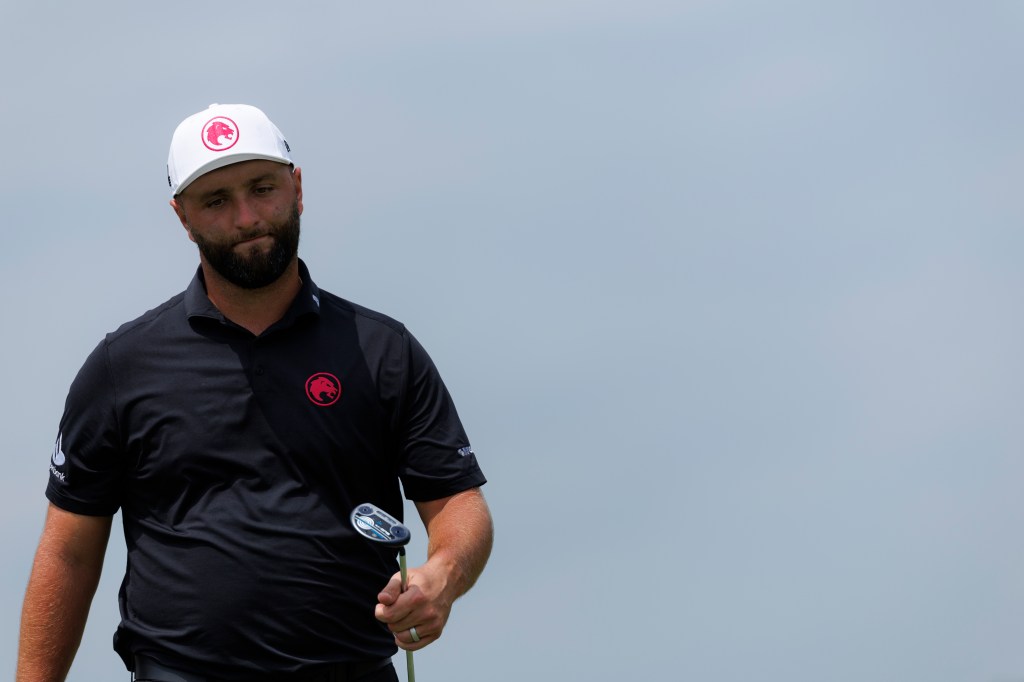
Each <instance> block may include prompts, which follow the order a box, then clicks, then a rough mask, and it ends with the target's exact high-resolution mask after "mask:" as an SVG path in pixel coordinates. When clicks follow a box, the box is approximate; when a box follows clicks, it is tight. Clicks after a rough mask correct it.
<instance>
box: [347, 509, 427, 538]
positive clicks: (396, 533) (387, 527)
mask: <svg viewBox="0 0 1024 682" xmlns="http://www.w3.org/2000/svg"><path fill="white" fill-rule="evenodd" d="M351 518H352V527H353V528H355V529H356V531H357V532H358V533H359V534H360V535H362V536H363V537H364V538H366V539H367V540H372V541H374V542H379V543H381V544H383V545H388V546H390V547H402V546H404V545H406V544H408V543H409V540H410V538H411V537H412V534H411V533H410V532H409V529H408V528H406V527H405V524H403V523H402V522H401V521H399V520H398V519H396V518H395V517H394V516H392V515H391V514H388V513H387V512H386V511H384V510H383V509H381V508H379V507H377V506H376V505H372V504H370V503H369V502H364V503H363V504H361V505H359V506H358V507H356V508H355V509H353V510H352V516H351Z"/></svg>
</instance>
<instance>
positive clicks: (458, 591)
mask: <svg viewBox="0 0 1024 682" xmlns="http://www.w3.org/2000/svg"><path fill="white" fill-rule="evenodd" d="M432 511H433V510H432ZM426 522H427V532H428V534H429V536H430V540H429V544H428V546H427V563H440V564H441V565H443V566H444V567H445V572H446V573H447V575H448V585H447V591H448V593H449V594H450V595H451V599H452V601H454V600H455V599H457V598H458V597H460V596H462V595H463V594H465V593H466V592H467V591H468V590H469V588H471V587H472V586H473V584H474V583H475V582H476V580H477V578H479V577H480V574H481V573H482V572H483V570H484V566H485V565H486V564H487V559H488V557H490V554H491V546H492V544H493V542H494V526H493V522H492V520H491V513H490V510H489V509H488V508H487V502H485V501H484V498H483V495H482V494H481V493H480V491H479V489H474V490H470V491H466V492H464V493H459V494H458V495H455V496H454V497H451V498H450V499H448V500H447V501H446V502H445V503H444V505H443V506H441V508H440V509H438V510H436V511H434V513H433V514H432V515H431V516H430V518H429V519H428V520H426Z"/></svg>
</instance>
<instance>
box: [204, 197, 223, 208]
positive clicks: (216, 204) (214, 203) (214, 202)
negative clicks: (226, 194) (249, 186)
mask: <svg viewBox="0 0 1024 682" xmlns="http://www.w3.org/2000/svg"><path fill="white" fill-rule="evenodd" d="M223 205H224V199H223V198H220V197H218V198H216V199H210V200H209V201H207V202H206V208H220V207H221V206H223Z"/></svg>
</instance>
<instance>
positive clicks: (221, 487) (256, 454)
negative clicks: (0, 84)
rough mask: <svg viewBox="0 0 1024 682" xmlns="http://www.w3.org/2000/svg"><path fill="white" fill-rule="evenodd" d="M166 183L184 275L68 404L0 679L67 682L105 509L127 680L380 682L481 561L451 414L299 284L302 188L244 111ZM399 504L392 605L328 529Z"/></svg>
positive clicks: (394, 359) (426, 372) (396, 345)
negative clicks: (404, 584)
mask: <svg viewBox="0 0 1024 682" xmlns="http://www.w3.org/2000/svg"><path fill="white" fill-rule="evenodd" d="M167 175H168V183H169V184H170V190H171V195H172V199H171V207H172V208H173V209H174V213H175V214H176V215H177V217H178V219H179V220H180V221H181V224H182V226H184V228H185V232H186V234H187V235H188V238H189V239H191V240H192V241H193V242H195V244H196V246H197V247H198V250H199V267H198V270H197V272H196V274H195V276H194V278H193V279H192V281H191V283H190V284H189V285H188V288H187V289H185V291H184V292H182V293H180V294H178V295H177V296H175V297H174V298H172V299H170V300H169V301H167V302H165V303H163V304H161V305H159V306H157V307H156V308H154V309H153V310H151V311H149V312H148V313H146V314H144V315H143V316H141V317H139V318H138V319H136V320H133V321H131V322H128V323H127V324H125V325H123V326H122V327H120V328H119V329H118V330H117V331H115V332H113V333H111V334H108V335H107V336H106V337H105V338H104V339H103V340H102V341H101V342H100V344H99V345H98V346H97V347H96V349H95V350H94V351H93V352H92V354H91V355H89V357H88V359H86V361H85V364H84V365H83V366H82V368H81V370H80V371H79V374H78V376H77V377H76V378H75V380H74V382H73V383H72V385H71V388H70V391H69V394H68V398H67V402H66V405H65V409H64V414H63V416H62V418H61V420H60V425H59V431H58V434H57V437H56V442H55V444H54V447H53V452H52V454H51V455H50V461H49V484H48V487H47V489H46V496H47V498H48V500H49V502H50V506H49V510H48V513H47V517H46V522H45V527H44V529H43V533H42V538H41V540H40V543H39V548H38V551H37V554H36V558H35V563H34V565H33V569H32V574H31V577H30V580H29V585H28V590H27V593H26V596H25V604H24V608H23V611H22V622H21V638H20V646H19V653H18V672H17V680H18V681H19V682H55V681H59V680H64V679H65V677H66V675H67V673H68V671H69V669H70V667H71V664H72V661H73V659H74V656H75V652H76V650H77V648H78V645H79V642H80V640H81V636H82V631H83V628H84V627H85V622H86V617H87V615H88V611H89V606H90V603H91V601H92V597H93V594H94V593H95V590H96V585H97V582H98V580H99V577H100V569H101V567H102V563H103V556H104V551H105V549H106V546H107V540H108V537H109V535H110V528H111V518H112V516H113V515H114V514H115V513H116V512H117V511H118V510H120V511H121V514H122V519H123V525H124V540H125V543H126V546H127V557H128V560H127V566H126V568H125V574H124V580H123V582H122V584H121V591H120V595H119V605H120V612H121V622H120V624H119V626H118V628H117V631H116V633H115V634H114V649H115V650H116V651H117V653H118V654H119V655H120V657H121V658H122V659H123V660H124V663H125V666H126V668H127V669H128V670H129V671H132V672H133V675H134V677H135V679H137V680H152V681H154V682H214V681H243V680H244V681H246V682H260V681H267V682H270V681H274V682H289V681H295V682H328V681H330V682H340V681H345V680H362V681H363V682H378V681H385V680H391V681H393V680H396V679H397V677H396V674H395V670H394V668H393V667H392V665H391V660H390V659H391V656H392V655H393V654H394V653H395V652H396V645H397V647H401V648H402V649H406V650H409V651H414V650H417V649H422V648H423V647H425V646H427V645H429V644H430V643H432V642H434V641H435V640H437V639H438V638H439V637H440V636H441V634H442V632H443V630H444V627H445V623H446V622H447V620H448V616H449V613H450V611H451V608H452V603H453V602H454V601H455V600H456V599H457V598H458V597H459V596H460V595H462V594H463V593H464V592H466V590H468V589H469V588H470V586H472V585H473V583H474V582H475V580H476V579H477V577H478V576H479V575H480V572H481V571H482V570H483V567H484V564H485V563H486V561H487V557H488V555H489V553H490V548H491V540H492V527H491V518H490V513H489V511H488V509H487V505H486V503H485V502H484V499H483V497H482V495H481V493H480V486H481V485H482V484H483V483H484V482H485V479H484V476H483V474H482V473H481V470H480V468H479V466H478V465H477V460H476V457H475V455H474V453H473V449H472V447H471V445H470V442H469V440H468V439H467V437H466V433H465V430H464V429H463V426H462V424H461V423H460V421H459V416H458V414H457V412H456V410H455V406H454V404H453V402H452V399H451V397H450V396H449V393H448V391H447V389H446V388H445V385H444V383H443V382H442V381H441V378H440V376H439V375H438V372H437V370H436V368H435V366H434V364H433V363H432V362H431V360H430V358H429V356H428V355H427V353H426V352H425V351H424V349H423V348H422V346H420V344H419V343H418V342H417V341H416V339H415V338H414V337H413V336H412V334H410V333H409V331H408V330H407V329H406V328H405V327H404V326H403V325H402V324H400V323H399V322H396V321H395V320H393V319H391V318H389V317H387V316H385V315H382V314H380V313H376V312H373V311H371V310H368V309H366V308H363V307H361V306H359V305H356V304H354V303H350V302H348V301H346V300H344V299H342V298H339V297H338V296H335V295H334V294H331V293H328V292H327V291H324V290H323V289H320V288H319V287H318V286H317V285H316V284H315V283H314V281H313V279H312V276H311V275H310V272H309V270H308V269H307V267H306V265H305V264H304V263H303V262H302V261H301V260H299V258H298V256H297V251H298V243H299V216H300V215H301V214H302V208H303V194H302V171H301V170H300V169H299V168H298V167H296V166H294V165H293V164H292V160H291V150H290V148H289V145H288V143H287V142H286V141H285V138H284V136H283V135H282V134H281V132H280V130H279V129H278V128H277V127H276V126H275V125H274V124H273V123H272V122H271V121H270V120H269V119H268V118H267V116H266V115H265V114H264V113H263V112H262V111H260V110H259V109H256V108H255V107H252V106H247V105H241V104H237V105H212V106H211V107H210V108H209V109H207V110H205V111H202V112H200V113H197V114H195V115H193V116H190V117H189V118H187V119H185V121H183V122H182V123H181V125H179V126H178V128H177V130H176V131H175V132H174V135H173V137H172V140H171V148H170V155H169V158H168V164H167ZM403 493H404V495H405V497H407V498H408V499H410V500H412V501H413V502H414V503H415V505H416V509H417V511H418V512H419V516H420V518H421V519H422V521H423V523H424V525H425V527H426V530H427V533H428V535H429V548H428V557H427V560H426V562H425V563H424V564H423V565H422V566H419V567H416V568H412V569H411V570H410V571H409V577H408V580H409V587H408V590H407V591H405V592H401V590H400V577H399V575H398V573H397V570H396V555H395V549H394V548H393V547H392V548H388V547H387V546H384V545H380V544H377V543H371V542H367V541H366V540H365V539H364V538H362V537H360V536H359V534H358V533H357V532H356V531H355V530H354V529H353V528H352V526H351V524H350V523H349V514H350V512H351V511H352V509H353V508H354V507H355V506H356V505H358V504H360V503H363V502H369V503H372V504H375V505H378V506H379V507H380V508H381V509H384V510H386V511H387V512H389V513H390V514H392V515H394V516H396V517H398V518H401V513H402V495H403ZM127 677H128V675H127V673H126V678H127Z"/></svg>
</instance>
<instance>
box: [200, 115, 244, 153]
mask: <svg viewBox="0 0 1024 682" xmlns="http://www.w3.org/2000/svg"><path fill="white" fill-rule="evenodd" d="M236 142H238V125H237V124H236V123H235V122H234V121H232V120H231V119H230V118H227V117H226V116H217V117H216V118H211V119H210V120H209V121H207V122H206V125H204V126H203V144H204V145H206V148H207V149H209V150H211V151H215V152H222V151H224V150H226V149H231V148H232V147H234V146H235V143H236Z"/></svg>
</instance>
